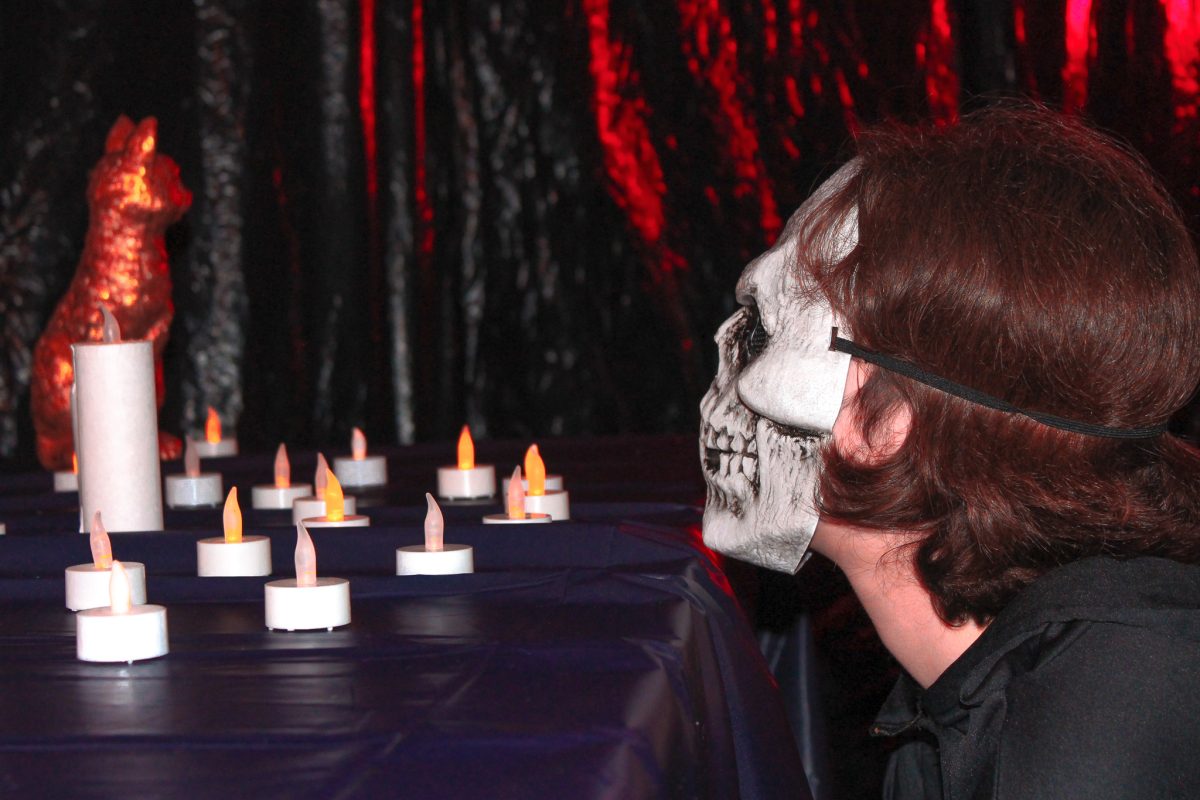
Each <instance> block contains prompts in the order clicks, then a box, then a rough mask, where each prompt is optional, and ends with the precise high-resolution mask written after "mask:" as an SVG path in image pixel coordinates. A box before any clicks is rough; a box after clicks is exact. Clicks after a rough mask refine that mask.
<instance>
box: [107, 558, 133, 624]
mask: <svg viewBox="0 0 1200 800" xmlns="http://www.w3.org/2000/svg"><path fill="white" fill-rule="evenodd" d="M108 603H109V607H110V610H111V611H112V613H114V614H128V613H129V607H130V606H131V605H132V604H133V597H132V592H131V590H130V588H129V575H128V573H126V572H125V565H124V564H122V563H121V562H120V561H114V562H112V575H111V576H110V577H109V579H108Z"/></svg>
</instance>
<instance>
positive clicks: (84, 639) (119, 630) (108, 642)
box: [75, 604, 170, 662]
mask: <svg viewBox="0 0 1200 800" xmlns="http://www.w3.org/2000/svg"><path fill="white" fill-rule="evenodd" d="M169 649H170V648H169V646H168V644H167V610H166V609H165V608H163V607H162V606H155V605H146V606H133V607H132V608H130V609H129V610H128V611H124V612H114V611H113V610H112V609H111V608H109V607H108V606H107V604H106V605H105V607H104V608H92V609H88V610H86V611H80V612H79V613H78V614H76V615H75V656H76V658H78V659H79V660H80V661H104V662H115V661H126V662H133V661H141V660H142V659H146V658H158V657H159V656H165V655H166V654H167V652H168V651H169Z"/></svg>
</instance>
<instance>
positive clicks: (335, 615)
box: [264, 523, 350, 631]
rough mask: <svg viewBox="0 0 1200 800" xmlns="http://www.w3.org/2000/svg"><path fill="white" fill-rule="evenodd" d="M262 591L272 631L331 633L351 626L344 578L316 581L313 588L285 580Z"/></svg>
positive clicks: (348, 583)
mask: <svg viewBox="0 0 1200 800" xmlns="http://www.w3.org/2000/svg"><path fill="white" fill-rule="evenodd" d="M306 524H307V523H306ZM264 591H265V593H266V620H267V627H268V628H270V629H271V630H285V631H311V630H317V629H319V628H325V629H326V630H333V629H334V628H337V627H339V626H341V625H349V624H350V582H349V581H348V580H346V579H345V578H317V585H316V586H297V585H296V579H295V578H285V579H283V580H278V581H271V582H270V583H268V584H266V586H265V588H264Z"/></svg>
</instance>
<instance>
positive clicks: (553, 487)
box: [501, 444, 564, 495]
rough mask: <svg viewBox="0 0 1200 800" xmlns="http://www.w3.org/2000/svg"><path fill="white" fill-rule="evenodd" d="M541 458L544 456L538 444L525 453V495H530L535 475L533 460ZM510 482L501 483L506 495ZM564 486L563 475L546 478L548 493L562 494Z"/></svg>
mask: <svg viewBox="0 0 1200 800" xmlns="http://www.w3.org/2000/svg"><path fill="white" fill-rule="evenodd" d="M541 457H542V454H541V453H540V452H539V451H538V446H537V445H536V444H531V445H529V449H528V450H526V451H525V478H524V483H525V494H529V493H530V492H529V476H530V475H531V474H532V473H533V469H534V467H533V459H535V458H539V459H540V458H541ZM542 469H543V470H544V469H545V467H544V466H543V467H542ZM508 481H509V479H508V478H505V479H504V480H503V481H502V482H501V483H502V487H503V488H502V489H501V491H503V492H504V494H505V495H507V494H508ZM563 486H564V484H563V477H562V475H547V476H546V491H548V492H561V491H562V490H563Z"/></svg>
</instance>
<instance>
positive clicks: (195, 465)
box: [183, 436, 200, 478]
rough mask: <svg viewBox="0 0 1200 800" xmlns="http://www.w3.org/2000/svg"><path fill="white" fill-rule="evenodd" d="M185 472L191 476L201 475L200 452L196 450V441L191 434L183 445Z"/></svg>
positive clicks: (197, 476)
mask: <svg viewBox="0 0 1200 800" xmlns="http://www.w3.org/2000/svg"><path fill="white" fill-rule="evenodd" d="M183 474H184V475H187V476H188V477H189V478H199V477H200V454H199V453H197V452H196V443H195V442H194V441H192V437H190V436H189V437H188V438H187V444H185V445H184V446H183Z"/></svg>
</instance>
